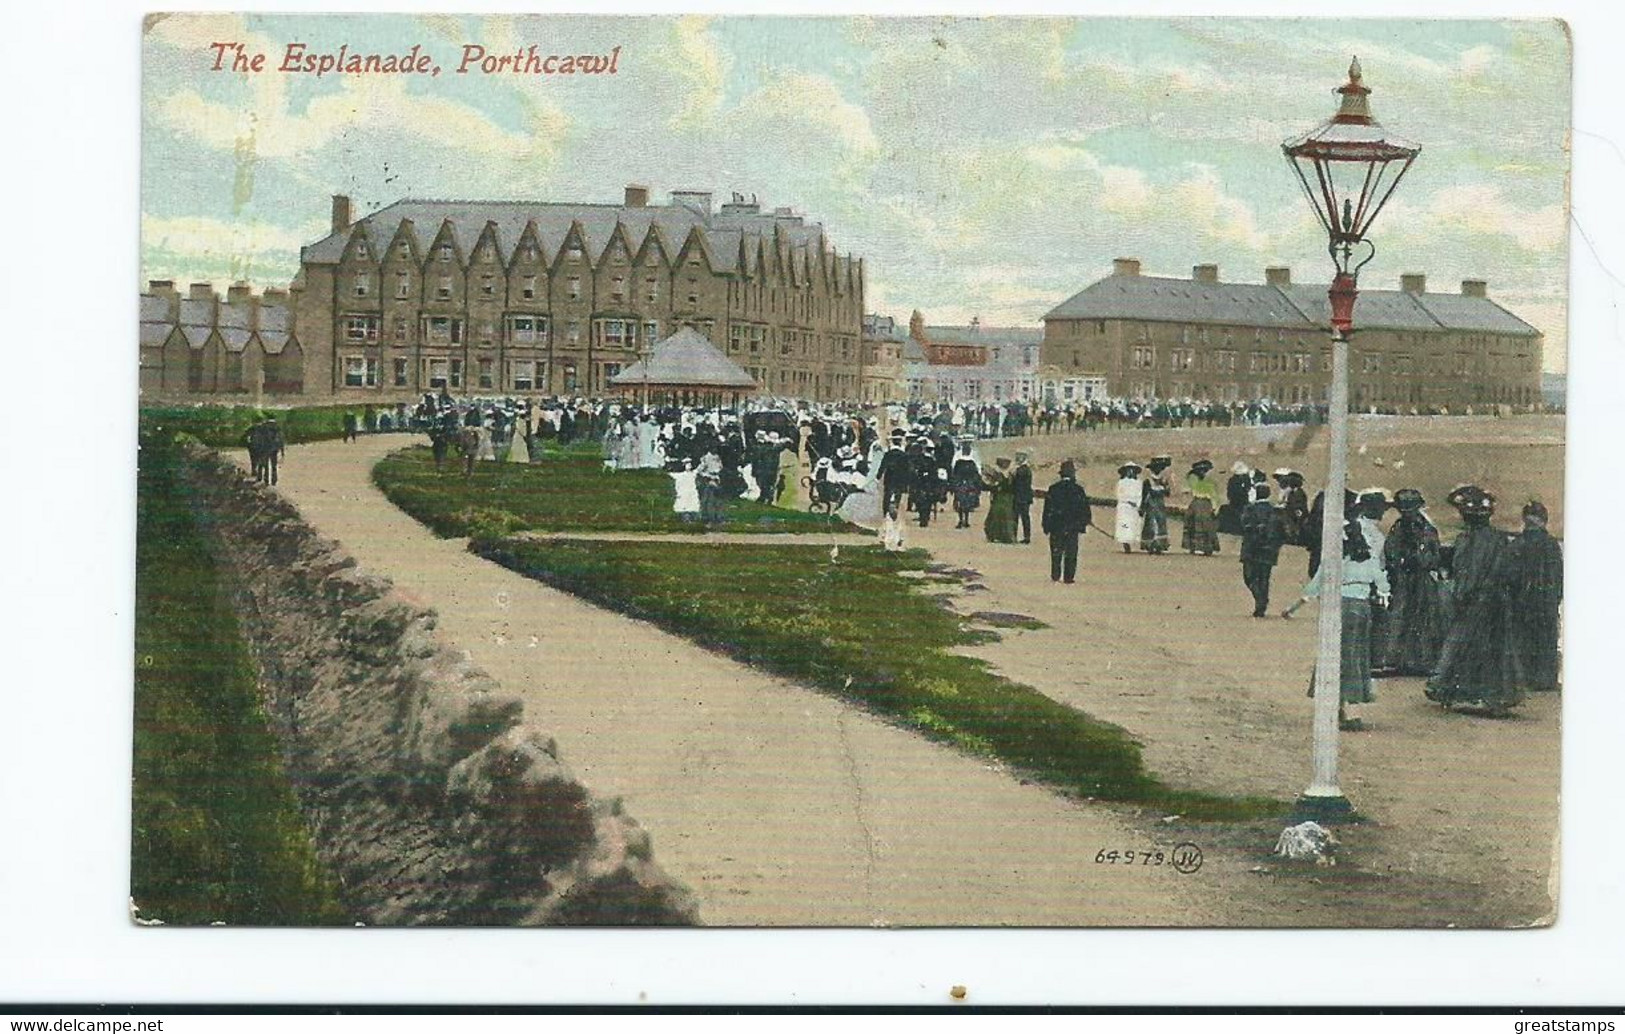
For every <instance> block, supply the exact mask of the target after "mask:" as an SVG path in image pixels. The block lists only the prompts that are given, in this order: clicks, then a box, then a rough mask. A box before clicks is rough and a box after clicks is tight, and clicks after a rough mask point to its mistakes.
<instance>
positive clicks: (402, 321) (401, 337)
mask: <svg viewBox="0 0 1625 1034" xmlns="http://www.w3.org/2000/svg"><path fill="white" fill-rule="evenodd" d="M395 343H396V344H400V345H404V344H405V343H406V317H405V316H396V317H395Z"/></svg>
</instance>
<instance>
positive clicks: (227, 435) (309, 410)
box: [141, 406, 365, 449]
mask: <svg viewBox="0 0 1625 1034" xmlns="http://www.w3.org/2000/svg"><path fill="white" fill-rule="evenodd" d="M364 408H365V407H364V406H299V407H297V408H294V409H259V408H256V407H254V406H142V407H141V423H142V426H144V427H151V428H152V429H153V430H154V431H156V432H169V433H176V432H181V433H185V434H189V435H191V436H192V437H194V438H196V439H197V440H198V441H200V442H202V443H203V444H204V445H207V446H209V447H210V448H211V449H240V448H242V447H243V436H244V435H245V434H247V433H248V428H249V427H250V426H251V425H253V424H255V423H258V422H259V421H260V420H263V419H265V418H266V417H268V416H274V417H276V422H277V423H278V424H280V425H281V426H282V437H283V438H284V439H285V440H286V441H287V443H288V444H289V445H298V444H299V443H301V442H320V441H326V440H328V439H332V438H342V437H344V414H345V413H354V414H355V415H356V417H357V418H359V417H360V416H361V414H362V412H363V410H364Z"/></svg>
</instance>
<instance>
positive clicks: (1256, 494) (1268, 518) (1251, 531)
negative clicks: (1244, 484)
mask: <svg viewBox="0 0 1625 1034" xmlns="http://www.w3.org/2000/svg"><path fill="white" fill-rule="evenodd" d="M1252 492H1253V501H1252V502H1250V503H1248V504H1247V507H1246V509H1244V510H1242V511H1241V580H1242V582H1243V583H1244V584H1245V585H1246V586H1247V591H1248V592H1250V593H1252V594H1253V617H1255V618H1261V617H1267V616H1268V614H1267V611H1268V610H1269V606H1270V576H1271V575H1272V574H1273V573H1274V571H1275V564H1276V562H1277V561H1278V560H1279V559H1280V557H1281V545H1282V543H1284V542H1285V541H1286V525H1285V522H1284V521H1283V520H1282V519H1281V511H1280V510H1278V509H1276V508H1275V505H1274V504H1273V503H1271V502H1270V486H1269V485H1267V484H1257V485H1254V486H1253V489H1252Z"/></svg>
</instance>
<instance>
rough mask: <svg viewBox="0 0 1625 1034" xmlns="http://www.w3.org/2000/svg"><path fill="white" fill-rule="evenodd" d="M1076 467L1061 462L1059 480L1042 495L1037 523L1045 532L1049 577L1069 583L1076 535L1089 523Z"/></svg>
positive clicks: (1086, 498) (1075, 568)
mask: <svg viewBox="0 0 1625 1034" xmlns="http://www.w3.org/2000/svg"><path fill="white" fill-rule="evenodd" d="M1077 477H1078V468H1077V465H1076V464H1075V463H1073V462H1072V461H1071V460H1066V461H1065V462H1063V463H1062V464H1061V476H1060V480H1058V481H1056V482H1055V484H1053V485H1051V486H1049V491H1048V492H1047V493H1046V494H1045V496H1044V512H1043V514H1042V516H1041V517H1040V521H1039V523H1040V524H1041V525H1042V527H1043V530H1044V534H1045V535H1048V536H1049V580H1050V581H1052V582H1065V583H1066V584H1067V585H1071V584H1072V583H1073V582H1074V581H1076V580H1077V577H1078V536H1079V535H1082V534H1083V533H1084V529H1085V528H1087V527H1089V524H1090V523H1091V518H1090V514H1089V496H1088V493H1086V492H1084V490H1083V487H1082V486H1081V485H1079V484H1078V481H1077Z"/></svg>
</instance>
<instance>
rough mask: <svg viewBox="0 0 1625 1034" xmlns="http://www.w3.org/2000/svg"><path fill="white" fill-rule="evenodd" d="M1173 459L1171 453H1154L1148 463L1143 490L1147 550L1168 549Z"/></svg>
mask: <svg viewBox="0 0 1625 1034" xmlns="http://www.w3.org/2000/svg"><path fill="white" fill-rule="evenodd" d="M1173 463H1174V461H1173V457H1171V456H1153V457H1151V462H1150V463H1148V464H1146V470H1145V481H1144V487H1143V488H1142V489H1141V491H1140V520H1141V524H1140V548H1141V549H1142V550H1144V551H1145V552H1147V553H1151V554H1158V553H1166V552H1168V496H1169V495H1170V494H1172V493H1173V490H1174V480H1173V477H1172V476H1171V475H1170V474H1169V473H1168V468H1169V467H1171V466H1173Z"/></svg>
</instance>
